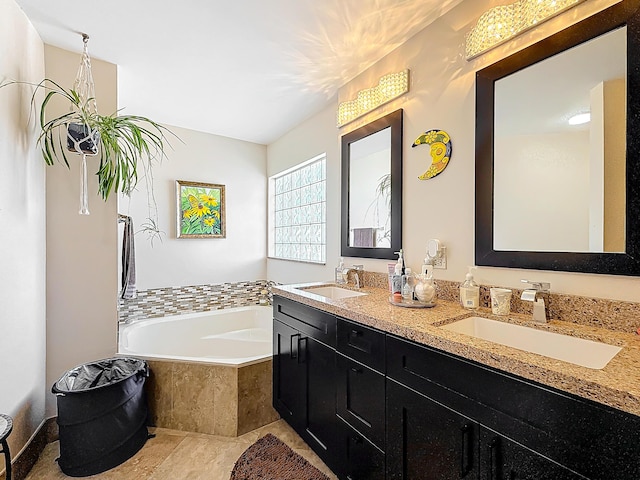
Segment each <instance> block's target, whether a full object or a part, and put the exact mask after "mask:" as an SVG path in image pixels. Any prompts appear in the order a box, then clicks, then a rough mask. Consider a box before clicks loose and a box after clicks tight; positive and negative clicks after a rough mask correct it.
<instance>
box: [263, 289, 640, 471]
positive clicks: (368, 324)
mask: <svg viewBox="0 0 640 480" xmlns="http://www.w3.org/2000/svg"><path fill="white" fill-rule="evenodd" d="M274 293H275V296H274V302H273V306H274V337H273V341H274V362H273V379H274V383H273V403H274V407H275V408H276V410H277V411H278V412H279V413H280V415H281V416H282V418H284V419H285V420H286V421H287V422H288V423H289V424H290V425H291V426H292V427H293V428H294V429H295V430H296V431H297V432H298V433H299V434H300V435H301V437H302V438H303V439H304V440H305V441H306V442H307V443H308V444H309V445H310V446H311V448H313V450H314V451H315V452H316V453H317V454H318V455H319V456H320V457H321V458H322V459H323V461H324V462H325V463H326V464H327V465H328V466H329V467H330V468H331V469H332V470H333V471H334V472H335V473H336V474H337V475H338V477H339V478H341V479H347V480H362V479H376V480H377V479H385V478H386V479H416V478H419V479H426V480H428V479H438V480H442V479H445V480H446V479H483V480H484V479H489V480H494V479H495V480H498V479H504V480H507V479H532V480H533V479H535V480H542V479H548V480H564V479H585V478H586V479H603V480H604V479H611V478H616V479H636V480H637V479H638V478H640V417H639V416H637V414H638V410H637V408H638V398H637V391H635V392H627V394H626V403H625V400H624V397H625V395H624V394H623V392H620V394H621V397H620V398H617V397H616V395H615V392H614V391H613V389H612V388H611V386H610V385H608V384H607V382H614V383H615V377H616V375H618V373H619V371H623V370H624V367H623V365H624V364H625V363H626V362H632V363H633V362H635V361H636V360H640V350H639V348H638V347H639V346H640V345H639V344H638V342H637V341H635V339H634V338H632V337H634V336H633V335H630V334H621V333H615V332H612V335H613V338H612V339H610V340H612V341H613V342H617V343H619V344H621V343H624V342H625V339H627V340H628V343H627V344H625V346H624V348H623V350H622V352H620V354H619V355H618V357H617V358H614V359H613V360H612V361H611V362H610V364H609V365H608V366H606V367H605V368H604V369H602V370H592V369H589V368H586V367H579V366H575V365H569V364H566V363H565V362H560V361H557V360H552V359H547V358H545V357H542V356H540V355H534V354H528V353H526V352H520V351H517V350H515V349H513V348H509V347H502V346H500V345H496V344H492V343H491V342H487V341H483V340H478V339H474V338H472V337H468V336H466V335H461V334H459V333H454V332H449V331H446V330H444V329H441V328H439V326H440V325H442V324H446V323H448V322H450V321H454V320H456V319H459V318H463V317H465V316H468V315H469V312H467V311H465V310H463V309H462V308H460V307H459V306H458V305H457V304H455V303H453V302H440V304H439V305H438V307H436V308H434V309H421V311H420V312H415V311H410V309H403V308H398V307H393V306H391V305H389V304H388V301H387V299H388V294H387V292H386V291H384V290H380V289H368V292H367V293H368V294H367V295H366V296H359V297H354V298H345V299H340V300H326V301H323V300H321V299H320V297H318V296H316V295H313V294H310V293H306V292H304V290H297V289H296V288H293V287H290V286H282V287H278V288H276V289H274ZM556 323H561V322H556ZM636 357H637V358H636ZM629 374H630V375H632V376H633V375H637V373H636V372H635V371H630V372H629ZM631 380H632V381H633V380H634V379H633V378H632V379H631ZM636 380H637V379H636ZM563 385H564V386H565V387H564V388H562V387H563ZM636 385H637V383H636ZM593 398H598V399H603V400H604V402H601V401H594V400H593ZM621 399H622V400H621ZM612 403H613V404H614V405H611V404H612Z"/></svg>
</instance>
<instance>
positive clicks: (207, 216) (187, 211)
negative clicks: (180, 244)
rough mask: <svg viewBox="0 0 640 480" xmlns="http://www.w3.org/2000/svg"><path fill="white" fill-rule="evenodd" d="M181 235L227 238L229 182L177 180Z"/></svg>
mask: <svg viewBox="0 0 640 480" xmlns="http://www.w3.org/2000/svg"><path fill="white" fill-rule="evenodd" d="M176 213H177V215H176V232H177V237H178V238H225V237H226V218H225V186H224V185H219V184H215V183H203V182H188V181H185V180H176Z"/></svg>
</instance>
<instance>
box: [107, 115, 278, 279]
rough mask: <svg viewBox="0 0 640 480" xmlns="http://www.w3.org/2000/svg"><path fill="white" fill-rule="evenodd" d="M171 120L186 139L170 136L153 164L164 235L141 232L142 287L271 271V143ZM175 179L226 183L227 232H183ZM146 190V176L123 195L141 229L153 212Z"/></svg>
mask: <svg viewBox="0 0 640 480" xmlns="http://www.w3.org/2000/svg"><path fill="white" fill-rule="evenodd" d="M168 128H169V129H170V130H171V131H172V132H173V133H175V134H176V135H177V136H178V137H179V139H180V140H181V141H179V140H177V139H175V137H173V138H172V137H171V136H169V137H168V138H169V142H170V144H171V147H172V148H169V149H168V150H167V156H168V157H169V158H168V159H165V160H164V161H163V162H162V163H161V164H159V165H157V166H156V167H154V169H153V177H154V191H155V197H156V201H157V204H158V220H159V224H158V225H159V228H160V230H161V231H163V232H165V235H164V236H163V240H162V242H158V241H155V240H154V242H153V244H152V243H151V242H150V241H149V240H148V239H147V238H146V234H145V233H144V232H140V233H138V234H136V236H135V249H136V277H137V288H138V290H145V289H149V288H157V287H177V286H185V285H201V284H210V283H223V282H235V281H244V280H262V279H266V274H267V272H266V260H265V259H266V256H267V240H266V230H267V226H266V225H267V220H266V217H267V178H266V150H267V149H266V147H265V146H264V145H258V144H255V143H249V142H244V141H241V140H235V139H232V138H227V137H221V136H217V135H211V134H207V133H202V132H196V131H193V130H186V129H183V128H178V127H172V126H168ZM176 180H184V181H192V182H205V183H215V184H222V185H225V196H226V209H225V210H226V238H212V239H202V238H177V233H176V215H177V214H176V185H175V182H176ZM146 192H147V190H146V188H145V184H144V181H140V182H139V187H138V189H137V190H136V191H135V192H134V193H133V194H132V195H131V198H129V197H126V196H121V197H120V199H119V212H120V213H122V214H124V215H129V216H131V217H132V218H133V222H134V228H135V230H136V231H137V232H138V231H139V230H140V226H141V225H142V224H143V223H144V222H145V221H146V219H147V218H148V216H149V209H148V207H147V205H148V204H147V193H146ZM122 229H123V227H122V226H121V227H120V229H119V237H120V238H121V236H122ZM118 245H119V248H120V243H118ZM118 258H120V257H119V256H118Z"/></svg>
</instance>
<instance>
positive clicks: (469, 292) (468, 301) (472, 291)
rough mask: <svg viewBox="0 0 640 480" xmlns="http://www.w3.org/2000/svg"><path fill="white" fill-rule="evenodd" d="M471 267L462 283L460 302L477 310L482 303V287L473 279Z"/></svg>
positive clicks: (465, 306)
mask: <svg viewBox="0 0 640 480" xmlns="http://www.w3.org/2000/svg"><path fill="white" fill-rule="evenodd" d="M471 268H472V267H469V273H467V275H466V276H465V280H464V282H463V283H462V285H460V304H461V305H462V306H463V307H464V308H469V309H472V310H475V309H476V308H478V306H479V305H480V287H479V286H478V284H477V283H476V282H474V280H473V274H472V273H471Z"/></svg>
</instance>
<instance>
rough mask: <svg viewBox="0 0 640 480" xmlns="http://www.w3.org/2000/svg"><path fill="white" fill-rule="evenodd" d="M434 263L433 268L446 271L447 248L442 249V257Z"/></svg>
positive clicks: (437, 258)
mask: <svg viewBox="0 0 640 480" xmlns="http://www.w3.org/2000/svg"><path fill="white" fill-rule="evenodd" d="M432 261H433V268H438V269H440V270H446V269H447V247H440V255H439V256H437V257H436V258H434V259H433V260H432Z"/></svg>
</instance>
